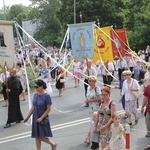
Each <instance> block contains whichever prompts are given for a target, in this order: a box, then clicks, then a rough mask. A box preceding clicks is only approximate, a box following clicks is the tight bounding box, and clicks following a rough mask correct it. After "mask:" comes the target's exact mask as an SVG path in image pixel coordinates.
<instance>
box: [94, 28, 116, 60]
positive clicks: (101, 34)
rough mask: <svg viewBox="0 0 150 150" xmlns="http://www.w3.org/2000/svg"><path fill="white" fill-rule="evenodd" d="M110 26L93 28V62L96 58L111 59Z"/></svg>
mask: <svg viewBox="0 0 150 150" xmlns="http://www.w3.org/2000/svg"><path fill="white" fill-rule="evenodd" d="M110 36H111V34H110V27H103V28H101V29H98V28H97V29H95V30H94V58H93V62H97V61H98V60H101V59H102V60H103V61H104V62H105V61H107V60H113V53H112V42H111V37H110Z"/></svg>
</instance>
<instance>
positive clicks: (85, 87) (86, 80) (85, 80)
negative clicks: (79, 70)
mask: <svg viewBox="0 0 150 150" xmlns="http://www.w3.org/2000/svg"><path fill="white" fill-rule="evenodd" d="M84 82H85V83H87V84H88V79H84ZM85 83H84V89H85V97H86V93H87V88H88V85H86V84H85Z"/></svg>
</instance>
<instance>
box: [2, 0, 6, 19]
mask: <svg viewBox="0 0 150 150" xmlns="http://www.w3.org/2000/svg"><path fill="white" fill-rule="evenodd" d="M3 9H4V20H6V9H5V0H3Z"/></svg>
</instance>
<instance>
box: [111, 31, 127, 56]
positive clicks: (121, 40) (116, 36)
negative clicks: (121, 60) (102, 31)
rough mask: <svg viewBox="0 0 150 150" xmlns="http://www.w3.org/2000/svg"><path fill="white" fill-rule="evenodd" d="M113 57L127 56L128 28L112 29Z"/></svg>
mask: <svg viewBox="0 0 150 150" xmlns="http://www.w3.org/2000/svg"><path fill="white" fill-rule="evenodd" d="M111 37H112V39H113V40H114V41H115V42H114V41H112V49H113V57H114V58H115V57H124V56H125V47H126V46H125V43H126V37H127V35H126V29H117V30H111Z"/></svg>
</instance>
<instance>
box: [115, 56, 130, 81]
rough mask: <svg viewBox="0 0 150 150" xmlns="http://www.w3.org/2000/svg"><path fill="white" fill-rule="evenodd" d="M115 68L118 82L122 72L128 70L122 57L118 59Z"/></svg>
mask: <svg viewBox="0 0 150 150" xmlns="http://www.w3.org/2000/svg"><path fill="white" fill-rule="evenodd" d="M117 68H118V76H119V81H120V80H121V74H122V72H123V71H124V70H126V69H127V68H128V65H127V62H126V60H125V59H123V58H122V57H120V58H119V60H118V62H117Z"/></svg>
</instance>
